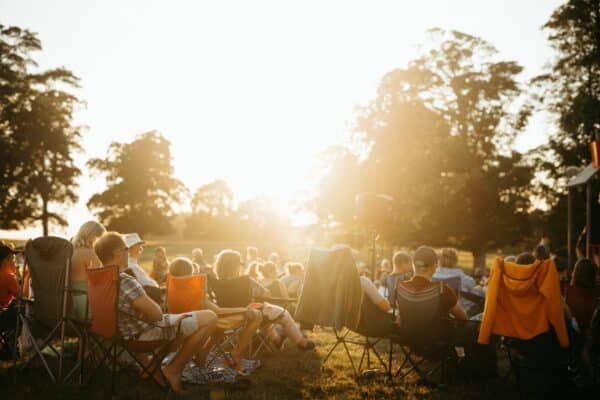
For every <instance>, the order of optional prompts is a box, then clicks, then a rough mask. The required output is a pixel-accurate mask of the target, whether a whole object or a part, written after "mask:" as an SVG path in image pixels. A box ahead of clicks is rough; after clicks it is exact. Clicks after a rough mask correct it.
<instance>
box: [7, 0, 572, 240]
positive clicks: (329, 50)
mask: <svg viewBox="0 0 600 400" xmlns="http://www.w3.org/2000/svg"><path fill="white" fill-rule="evenodd" d="M560 4H562V1H559V0H505V1H501V2H500V1H491V0H484V1H475V0H452V1H447V0H445V1H444V0H435V1H434V0H421V1H418V2H408V1H399V0H396V1H373V0H372V1H323V0H321V1H295V2H291V1H284V0H278V1H248V0H246V1H227V0H219V1H202V2H199V1H191V0H190V1H169V2H167V1H149V0H145V1H131V0H129V1H127V2H123V1H114V0H104V1H101V2H99V1H97V2H91V1H77V0H69V1H66V0H65V1H51V0H38V1H31V0H0V23H1V24H4V25H16V26H19V27H23V28H27V29H30V30H32V31H34V32H37V33H38V35H39V38H40V40H41V41H42V45H43V51H42V52H39V53H37V54H35V59H36V60H37V61H38V63H39V65H40V68H53V67H58V66H64V67H66V68H68V69H70V70H71V71H73V72H74V73H75V74H76V75H77V76H79V77H80V78H81V88H80V89H78V90H77V92H76V93H77V95H78V96H79V97H80V98H81V99H83V100H84V101H85V102H86V106H85V108H83V107H82V109H81V110H79V111H78V112H77V114H76V116H75V122H76V123H77V124H83V125H86V126H87V127H88V128H87V129H86V131H85V134H84V137H83V140H82V145H83V148H84V149H85V150H84V152H83V153H80V154H78V155H77V162H78V164H79V166H80V167H81V168H82V169H83V176H82V178H81V179H80V189H79V195H80V201H79V203H78V204H76V205H75V206H74V207H70V208H69V209H68V210H66V212H67V216H68V220H69V221H70V223H71V225H70V226H69V227H68V228H67V229H66V231H61V230H56V229H52V231H54V232H56V233H58V232H60V233H63V234H65V233H66V234H72V233H74V232H75V231H76V230H77V228H78V226H79V225H80V224H81V223H82V222H84V221H85V220H87V219H89V218H91V217H93V216H92V214H91V213H90V211H89V210H87V208H86V206H85V203H86V202H87V200H88V199H89V197H90V196H91V195H92V194H93V193H96V192H98V191H101V190H103V185H104V184H103V181H102V179H101V178H99V177H98V176H90V173H89V171H88V170H87V169H86V168H85V162H86V160H88V159H89V158H92V157H105V156H106V151H107V148H108V145H109V144H110V143H111V142H112V141H119V142H128V141H131V140H133V139H134V138H135V137H136V136H137V135H139V134H141V133H144V132H146V131H149V130H158V131H159V132H161V133H162V134H163V135H165V137H166V138H167V139H168V140H169V141H170V142H171V151H172V155H173V159H174V166H175V175H176V177H178V178H179V179H181V180H182V181H183V182H184V183H185V184H186V185H187V186H188V187H189V188H190V189H191V190H192V191H195V189H196V188H198V187H199V186H201V185H203V184H205V183H208V182H210V181H212V180H214V179H217V178H220V179H225V180H226V181H227V182H228V183H229V184H230V186H231V187H232V189H233V191H234V193H235V196H236V199H237V201H238V202H239V201H243V200H244V199H247V198H249V197H252V196H256V195H267V196H270V197H272V198H274V199H275V200H276V201H278V202H280V203H281V204H282V205H283V206H284V207H285V208H287V209H288V210H292V209H293V206H292V205H293V204H295V203H296V202H297V201H298V200H299V199H301V198H303V196H306V195H307V194H309V193H310V191H311V190H312V188H313V187H314V184H315V168H316V167H315V166H316V165H318V164H317V156H318V154H319V153H320V152H322V151H323V150H324V149H326V148H327V147H328V146H330V145H333V144H337V143H342V142H344V141H347V140H348V138H349V135H350V133H351V127H352V123H353V118H354V114H353V112H354V109H355V107H356V106H358V105H361V104H365V103H366V102H368V101H369V100H370V99H371V98H372V97H373V96H374V94H375V91H376V89H377V85H378V83H379V81H380V79H381V78H382V76H383V75H384V74H385V73H387V72H389V71H390V70H392V69H394V68H398V67H402V66H404V65H405V64H406V62H407V61H409V60H410V59H412V58H414V57H416V56H417V55H418V49H417V45H418V44H419V43H420V42H422V41H423V40H424V39H425V34H424V32H425V31H426V30H427V29H429V28H432V27H440V28H445V29H456V30H460V31H463V32H467V33H470V34H473V35H476V36H480V37H482V38H484V39H486V40H488V41H489V42H490V43H492V44H493V45H494V46H495V47H496V48H497V49H498V50H499V56H500V57H502V58H504V59H510V60H516V61H517V62H519V63H520V64H521V65H523V66H524V68H525V69H524V72H523V73H522V75H521V79H522V80H523V82H525V81H526V80H527V79H528V78H530V77H532V76H535V75H537V74H538V73H540V72H542V70H543V66H544V64H546V63H547V62H548V61H549V60H550V59H551V57H552V56H553V52H552V50H551V48H550V47H549V44H548V42H547V40H546V34H545V33H544V32H542V31H541V30H540V28H541V26H542V25H543V24H544V23H545V22H546V21H547V20H548V18H549V16H550V14H551V13H552V11H553V10H554V9H556V8H557V7H558V6H559V5H560ZM550 128H551V127H550V125H549V122H548V121H547V120H546V117H544V116H538V117H536V118H534V119H533V121H532V122H531V123H530V126H529V127H528V129H527V130H526V131H525V132H524V133H523V134H522V135H521V136H520V137H519V138H518V139H517V141H516V143H515V145H516V147H517V149H519V150H522V151H524V150H527V149H529V148H531V147H534V146H536V145H538V144H540V143H542V142H543V141H544V140H545V139H546V136H547V134H548V130H549V129H550ZM301 218H302V217H301V216H297V220H298V221H300V220H301ZM39 232H41V230H40V229H39V228H35V229H33V230H26V231H23V232H20V233H15V232H10V233H6V232H4V233H3V232H1V231H0V235H2V234H3V235H4V236H9V237H15V238H16V237H27V236H31V235H34V234H38V233H39Z"/></svg>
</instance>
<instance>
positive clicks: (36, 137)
mask: <svg viewBox="0 0 600 400" xmlns="http://www.w3.org/2000/svg"><path fill="white" fill-rule="evenodd" d="M41 48H42V46H41V43H40V41H39V40H38V39H37V37H36V35H35V34H33V33H31V32H29V31H27V30H23V29H20V28H17V27H6V26H3V25H0V228H4V229H17V228H22V227H24V226H27V225H29V224H31V223H32V222H34V221H37V220H41V221H42V225H43V230H44V235H47V234H48V229H49V228H48V225H49V222H50V221H54V222H56V223H58V224H59V225H62V226H65V225H67V222H66V221H65V219H64V218H63V217H62V216H61V215H60V214H59V213H58V212H51V211H50V210H49V206H50V205H51V204H54V205H57V204H60V205H62V206H64V205H68V204H73V203H74V202H76V201H77V199H78V196H77V194H76V191H75V190H76V188H77V181H76V179H77V177H78V176H79V175H80V170H79V169H78V168H77V167H76V165H75V162H74V160H73V152H74V151H76V150H79V149H80V146H79V140H80V135H81V127H77V126H73V124H72V118H73V112H74V110H75V108H76V107H77V106H78V105H79V104H80V101H79V100H78V99H77V98H76V97H75V96H74V95H73V94H71V93H69V92H67V91H66V90H65V89H73V88H76V87H78V82H79V80H78V79H77V78H76V77H75V76H74V75H73V74H72V73H71V72H70V71H68V70H66V69H64V68H58V69H52V70H47V71H41V72H32V71H31V69H32V68H33V67H36V63H35V61H34V60H33V59H32V58H31V55H30V53H32V52H34V51H39V50H41Z"/></svg>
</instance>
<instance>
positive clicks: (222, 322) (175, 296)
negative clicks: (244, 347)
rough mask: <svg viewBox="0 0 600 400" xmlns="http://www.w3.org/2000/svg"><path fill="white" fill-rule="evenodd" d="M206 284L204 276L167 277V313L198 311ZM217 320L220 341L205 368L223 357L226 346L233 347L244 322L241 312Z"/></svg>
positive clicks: (222, 316)
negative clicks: (220, 356) (219, 357)
mask: <svg viewBox="0 0 600 400" xmlns="http://www.w3.org/2000/svg"><path fill="white" fill-rule="evenodd" d="M206 282H207V276H206V275H205V274H199V275H191V276H182V277H174V276H172V275H170V274H169V275H167V286H166V288H167V290H166V299H167V301H166V305H167V310H168V312H169V313H172V314H183V313H186V312H190V311H194V310H200V309H201V305H202V302H203V298H204V296H205V290H206V289H205V288H206ZM218 318H219V319H218V322H217V334H218V336H220V340H219V341H218V343H217V344H216V345H215V348H214V350H216V352H214V356H213V357H212V358H210V359H209V360H208V361H207V363H206V365H207V366H210V365H211V363H212V362H213V361H214V360H215V359H216V358H217V356H219V355H224V354H225V348H226V347H227V346H228V345H229V346H233V345H234V342H235V338H236V336H237V334H238V332H239V330H240V329H242V328H243V326H242V325H243V324H244V322H245V316H244V313H243V312H234V313H224V314H220V315H218Z"/></svg>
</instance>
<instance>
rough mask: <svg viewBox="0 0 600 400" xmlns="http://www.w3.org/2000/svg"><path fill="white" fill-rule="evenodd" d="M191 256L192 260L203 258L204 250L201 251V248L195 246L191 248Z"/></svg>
mask: <svg viewBox="0 0 600 400" xmlns="http://www.w3.org/2000/svg"><path fill="white" fill-rule="evenodd" d="M192 257H193V258H194V260H204V252H203V251H202V249H199V248H195V249H194V250H192Z"/></svg>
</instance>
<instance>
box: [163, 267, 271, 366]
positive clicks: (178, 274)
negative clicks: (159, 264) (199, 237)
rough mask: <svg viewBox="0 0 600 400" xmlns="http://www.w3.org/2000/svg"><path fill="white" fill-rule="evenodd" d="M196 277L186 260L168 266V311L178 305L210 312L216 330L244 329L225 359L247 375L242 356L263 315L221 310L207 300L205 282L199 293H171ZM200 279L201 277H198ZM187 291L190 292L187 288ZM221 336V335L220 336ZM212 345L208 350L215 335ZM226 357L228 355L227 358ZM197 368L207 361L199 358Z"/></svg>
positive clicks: (228, 308) (244, 311)
mask: <svg viewBox="0 0 600 400" xmlns="http://www.w3.org/2000/svg"><path fill="white" fill-rule="evenodd" d="M192 276H194V267H193V264H192V262H191V261H190V260H189V259H187V258H185V257H179V258H176V259H175V260H173V261H172V262H171V264H170V265H169V278H168V282H167V304H168V306H169V308H171V307H172V306H175V305H177V307H179V308H181V309H186V311H192V310H201V309H207V310H211V311H213V312H214V313H215V314H216V315H217V317H218V318H219V320H218V322H217V328H220V329H221V330H225V329H232V328H237V327H240V326H242V325H243V329H241V332H239V335H238V336H237V340H236V343H235V346H234V348H233V349H232V350H231V352H230V353H229V356H230V358H229V357H227V358H226V362H227V363H229V364H230V367H231V368H233V369H235V370H236V371H238V372H239V373H241V374H245V371H244V370H243V366H242V363H241V360H242V355H243V354H244V352H245V351H246V349H247V348H248V346H249V344H250V341H251V340H252V336H253V335H254V333H255V332H256V330H257V329H258V327H259V326H260V323H261V322H262V314H261V312H260V311H258V310H254V309H251V308H246V307H236V308H231V307H219V306H218V305H216V304H215V303H213V302H212V301H210V299H209V298H208V289H207V286H206V285H207V281H208V279H205V280H204V283H205V287H204V288H197V290H196V293H171V290H172V288H173V289H174V288H175V285H176V281H175V280H174V279H176V278H185V277H192ZM197 278H199V276H197ZM186 289H187V288H186ZM218 333H219V334H220V333H222V332H218ZM212 340H213V342H212V343H211V344H208V345H207V347H212V344H216V343H217V342H218V340H217V338H216V337H215V335H213V337H212ZM226 356H227V355H226ZM196 364H197V365H204V364H205V360H204V359H198V358H196Z"/></svg>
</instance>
